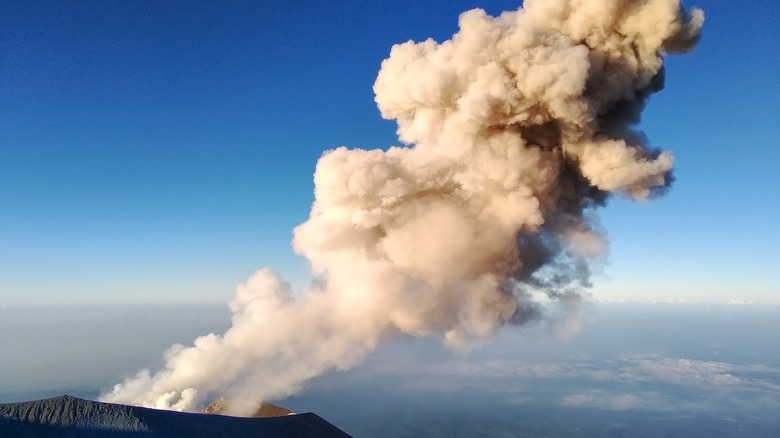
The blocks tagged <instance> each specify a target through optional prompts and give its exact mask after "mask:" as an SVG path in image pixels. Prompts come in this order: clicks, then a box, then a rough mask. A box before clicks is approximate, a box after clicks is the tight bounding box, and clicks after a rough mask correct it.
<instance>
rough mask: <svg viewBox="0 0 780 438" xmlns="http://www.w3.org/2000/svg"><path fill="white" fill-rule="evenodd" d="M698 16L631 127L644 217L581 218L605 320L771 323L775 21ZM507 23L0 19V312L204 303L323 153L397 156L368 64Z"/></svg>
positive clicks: (287, 16)
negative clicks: (669, 177) (5, 307)
mask: <svg viewBox="0 0 780 438" xmlns="http://www.w3.org/2000/svg"><path fill="white" fill-rule="evenodd" d="M685 4H686V6H699V7H701V8H702V9H704V11H705V14H706V21H705V26H704V34H703V37H702V40H701V42H700V45H699V47H698V49H697V50H696V51H694V52H693V53H691V54H688V55H685V56H673V57H670V58H668V62H667V84H666V89H665V90H664V91H662V92H661V93H659V94H657V95H655V96H653V97H652V98H651V100H650V102H649V105H648V107H647V109H646V111H645V113H644V118H643V122H642V127H643V129H645V131H646V132H647V134H648V136H649V138H650V141H651V144H653V145H656V146H661V147H664V148H666V149H669V150H671V151H672V152H673V153H674V155H675V157H676V176H677V180H676V183H675V185H674V187H673V188H672V190H671V191H670V193H669V194H668V195H667V196H666V197H665V198H663V199H659V200H656V201H653V202H650V203H647V204H637V203H633V202H628V201H624V200H620V199H614V200H613V201H612V202H611V203H610V205H609V206H608V207H607V208H605V209H603V210H601V211H600V215H601V218H602V222H603V224H604V226H605V228H606V229H607V231H608V233H609V234H610V235H611V236H612V250H611V255H610V264H609V265H607V266H605V267H604V271H603V274H602V275H601V276H600V277H599V278H596V279H595V286H594V288H593V291H592V292H593V294H594V296H595V297H597V298H600V299H605V300H618V299H624V300H627V301H644V300H690V301H726V300H729V299H740V300H746V301H760V302H780V289H779V288H778V286H777V281H776V278H777V275H776V274H775V271H776V267H775V265H776V264H777V262H778V261H780V250H779V249H778V248H780V233H778V232H777V230H776V224H777V223H780V221H779V220H778V219H779V218H780V211H779V210H780V209H779V208H778V206H777V202H776V201H775V199H776V198H777V193H778V189H780V176H778V173H777V172H776V169H777V168H778V164H780V150H779V148H778V146H780V145H778V138H780V123H778V122H777V120H778V118H780V105H778V104H777V102H780V85H779V82H778V80H777V76H776V75H777V72H778V71H780V56H778V55H780V50H779V49H777V46H776V42H777V41H778V40H780V29H778V27H777V22H778V20H779V19H780V6H778V5H776V4H775V3H774V2H766V1H759V0H749V1H744V2H740V3H739V4H738V6H735V4H734V3H733V2H726V1H721V0H699V1H697V2H686V3H685ZM517 6H518V4H517V3H515V2H507V1H485V2H467V1H450V2H446V3H444V2H441V4H431V3H426V4H420V3H419V2H411V1H398V2H372V3H365V2H357V1H351V0H350V1H344V2H338V3H332V2H325V1H320V2H297V3H289V2H288V3H273V2H235V3H232V4H231V5H230V6H224V5H223V4H222V2H202V1H201V2H183V1H182V2H166V3H165V4H160V3H158V2H151V1H150V2H86V1H83V2H82V1H73V2H67V3H61V2H36V3H27V2H4V3H3V4H2V5H0V301H2V302H3V304H42V303H50V304H62V303H74V304H84V303H141V302H155V303H160V302H168V303H170V302H174V303H176V302H215V301H225V300H226V299H228V298H229V296H230V295H231V294H232V291H233V288H234V286H235V284H236V283H239V282H241V281H243V280H244V279H246V278H247V277H248V276H249V275H251V273H252V272H253V271H254V270H256V269H258V268H261V267H263V266H270V267H273V268H274V269H276V270H278V271H280V272H281V273H282V274H283V275H284V276H285V277H287V278H288V280H290V281H292V282H293V283H294V284H295V285H298V286H301V285H303V284H304V283H305V281H306V276H307V269H306V263H305V261H304V260H302V259H300V258H298V257H296V256H295V255H294V253H293V251H292V249H291V248H290V246H289V241H290V238H291V231H292V228H293V227H294V226H296V225H297V224H299V223H301V222H302V221H304V220H305V219H306V218H307V216H308V213H309V207H310V205H311V201H312V189H313V186H312V178H311V177H312V173H313V171H314V165H315V164H316V160H317V159H318V158H319V156H320V155H321V154H322V152H323V151H325V150H327V149H332V148H334V147H338V146H341V145H346V146H349V147H361V148H377V147H380V148H385V147H387V146H390V145H392V144H397V140H396V137H395V133H394V131H395V125H394V123H393V122H391V121H385V120H382V119H381V118H380V116H379V112H378V110H377V109H376V106H375V104H374V101H373V92H372V88H371V87H372V85H373V82H374V79H375V77H376V73H377V71H378V69H379V64H380V63H381V61H382V60H383V59H384V58H385V57H387V55H388V54H389V51H390V47H391V46H392V45H393V44H395V43H400V42H404V41H406V40H409V39H413V40H416V41H419V40H423V39H425V38H427V37H433V38H434V39H436V40H438V41H442V40H444V39H447V38H449V37H450V36H451V35H452V34H453V33H454V32H455V31H456V30H457V17H458V15H459V14H460V13H461V12H463V11H465V10H467V9H470V8H473V7H483V8H485V9H486V10H487V11H488V12H489V13H491V14H498V13H499V12H500V11H502V10H507V9H516V8H517Z"/></svg>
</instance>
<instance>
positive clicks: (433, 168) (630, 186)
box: [102, 0, 704, 413]
mask: <svg viewBox="0 0 780 438" xmlns="http://www.w3.org/2000/svg"><path fill="white" fill-rule="evenodd" d="M703 17H704V16H703V13H702V12H701V11H700V10H697V9H693V10H691V11H690V12H687V11H685V10H683V8H682V7H681V5H680V3H679V1H677V0H646V1H628V0H623V1H617V2H611V3H601V2H591V3H578V2H568V1H559V2H549V1H539V0H537V1H531V0H528V1H526V2H525V4H524V8H521V9H519V10H517V11H514V12H506V13H503V14H502V15H500V16H499V17H490V16H488V15H487V14H486V13H485V12H484V11H482V10H479V9H475V10H472V11H468V12H465V13H463V14H462V15H461V17H460V22H459V25H460V30H459V31H458V32H457V33H456V34H455V35H453V37H452V39H451V40H448V41H445V42H442V43H437V42H435V41H433V40H430V39H429V40H426V41H423V42H420V43H414V42H412V41H409V42H407V43H404V44H399V45H396V46H394V47H393V48H392V49H391V51H390V56H389V58H388V59H386V60H385V61H384V62H383V63H382V67H381V70H380V71H379V74H378V77H377V80H376V83H375V84H374V91H375V93H376V102H377V104H378V107H379V110H380V111H381V113H382V116H383V117H385V118H389V119H394V120H396V122H397V123H398V136H399V139H400V140H401V142H403V143H404V144H406V145H408V146H397V147H390V148H389V149H387V150H379V149H377V150H370V151H368V150H361V149H347V148H344V147H342V148H338V149H336V150H332V151H328V152H326V153H325V154H324V155H323V156H322V157H321V158H320V160H319V162H318V164H317V170H316V173H315V175H314V183H315V201H314V204H313V206H312V210H311V215H310V217H309V220H308V221H306V222H305V223H303V224H301V225H300V226H299V227H297V228H296V229H295V233H294V241H293V244H294V247H295V249H296V251H297V252H298V253H300V254H301V255H303V256H305V257H306V258H307V259H308V260H309V261H310V263H311V268H312V271H313V274H314V276H315V278H316V280H315V281H314V282H313V283H312V284H311V286H310V287H309V288H308V289H307V291H306V293H305V294H304V296H303V297H302V299H300V300H297V301H296V300H293V299H292V298H291V291H290V287H289V285H288V284H287V283H285V282H284V281H283V280H282V279H281V278H280V277H279V276H278V275H277V274H276V273H274V272H273V271H272V270H270V269H267V268H266V269H262V270H260V271H258V272H257V273H256V274H255V275H254V276H252V278H250V279H249V280H248V281H247V282H245V283H244V284H242V285H240V286H239V287H238V288H237V290H236V294H235V296H234V298H233V299H232V301H231V303H230V308H231V311H232V312H233V316H232V327H231V328H230V329H228V330H227V331H226V332H225V333H224V335H217V334H209V335H206V336H202V337H199V338H197V339H196V340H195V341H194V345H193V346H190V347H185V346H183V345H174V346H173V347H171V348H170V349H169V350H168V351H167V352H166V353H165V365H164V367H163V368H162V369H161V370H159V371H156V372H152V371H149V370H147V369H144V370H142V371H140V372H139V373H138V374H137V376H136V377H134V378H131V379H127V380H125V381H124V382H123V383H121V384H118V385H116V386H115V387H114V388H113V389H112V390H111V391H109V392H107V393H105V394H103V396H102V398H103V399H104V400H107V401H113V402H122V403H131V404H140V405H145V406H152V407H158V408H168V409H177V410H194V409H198V408H200V407H201V405H202V404H203V402H204V400H205V399H206V398H207V397H209V396H210V395H213V394H216V393H220V394H224V395H227V396H228V397H230V398H231V399H232V400H233V403H231V409H233V411H234V412H235V413H242V412H251V411H252V410H253V409H255V408H256V406H257V405H258V404H259V402H260V401H261V400H266V399H276V398H280V397H285V396H288V395H290V394H293V393H295V392H297V391H299V390H300V389H301V387H302V385H303V383H304V382H306V381H307V380H309V379H311V378H313V377H316V376H318V375H321V374H322V373H324V372H326V371H328V370H332V369H342V370H343V369H347V368H350V367H353V366H355V365H357V364H359V363H360V362H361V361H363V359H364V358H365V356H366V355H367V354H368V353H369V352H371V351H373V350H374V349H376V348H377V347H378V346H379V345H380V344H381V343H382V342H384V341H386V340H390V339H394V338H397V337H398V336H400V335H412V336H435V337H438V338H440V339H441V340H442V342H443V343H444V344H446V345H447V346H449V347H451V348H453V349H456V350H461V351H463V350H467V349H468V348H471V347H473V346H475V345H479V344H481V343H484V342H486V341H489V340H490V339H492V338H493V337H494V336H495V335H496V333H497V330H498V329H499V328H500V327H501V326H503V325H506V324H515V325H524V324H528V323H531V322H536V321H538V320H540V319H548V320H550V321H555V322H556V324H555V325H556V326H557V328H556V330H559V331H561V332H562V333H565V332H569V331H573V330H577V329H578V327H579V325H580V324H581V321H580V317H579V313H580V311H579V303H580V302H581V301H582V300H583V299H584V297H587V292H586V289H587V288H588V287H590V285H591V283H590V271H591V269H592V264H593V263H598V261H599V260H600V258H602V257H603V256H604V255H605V254H606V251H607V244H606V239H605V238H604V236H603V232H602V230H601V229H600V226H599V224H598V220H597V218H596V216H595V213H594V212H593V209H594V208H596V207H599V206H602V205H604V203H605V201H606V199H607V198H608V197H610V196H611V195H613V194H619V195H621V196H624V197H628V198H631V199H642V200H643V199H648V198H651V197H653V196H656V195H659V194H662V193H663V192H664V191H665V190H666V189H667V187H668V186H669V184H670V183H671V181H672V178H671V172H672V167H673V158H672V154H671V153H669V152H667V151H661V150H658V149H655V148H653V147H651V146H650V145H649V144H648V141H647V139H646V137H645V135H644V134H643V133H641V132H639V131H637V130H636V129H635V128H634V126H635V125H636V124H637V123H638V121H639V115H640V113H641V111H642V109H643V107H644V101H645V99H646V98H647V96H649V95H650V94H652V93H654V92H656V91H659V90H661V89H662V88H663V84H664V70H663V57H664V55H666V54H667V53H683V52H687V51H690V50H692V49H693V47H694V45H695V43H696V42H697V40H698V38H699V32H700V28H701V25H702V23H703Z"/></svg>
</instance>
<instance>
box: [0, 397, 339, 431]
mask: <svg viewBox="0 0 780 438" xmlns="http://www.w3.org/2000/svg"><path fill="white" fill-rule="evenodd" d="M134 436H140V437H170V438H178V437H182V438H184V437H258V438H260V437H262V438H281V437H285V438H290V437H300V438H307V437H320V438H350V436H349V435H348V434H346V433H345V432H343V431H341V430H340V429H338V428H337V427H335V426H333V425H332V424H330V423H328V422H327V421H325V420H323V419H322V418H320V417H318V416H317V415H315V414H312V413H307V414H298V415H287V416H282V417H274V418H243V417H229V416H224V415H213V414H193V413H186V412H173V411H163V410H158V409H149V408H141V407H137V406H126V405H117V404H111V403H101V402H95V401H90V400H83V399H79V398H76V397H71V396H67V395H63V396H59V397H54V398H49V399H45V400H38V401H31V402H23V403H6V404H0V437H36V438H37V437H41V438H46V437H58V438H59V437H87V438H90V437H96V438H97V437H100V438H103V437H134Z"/></svg>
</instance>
